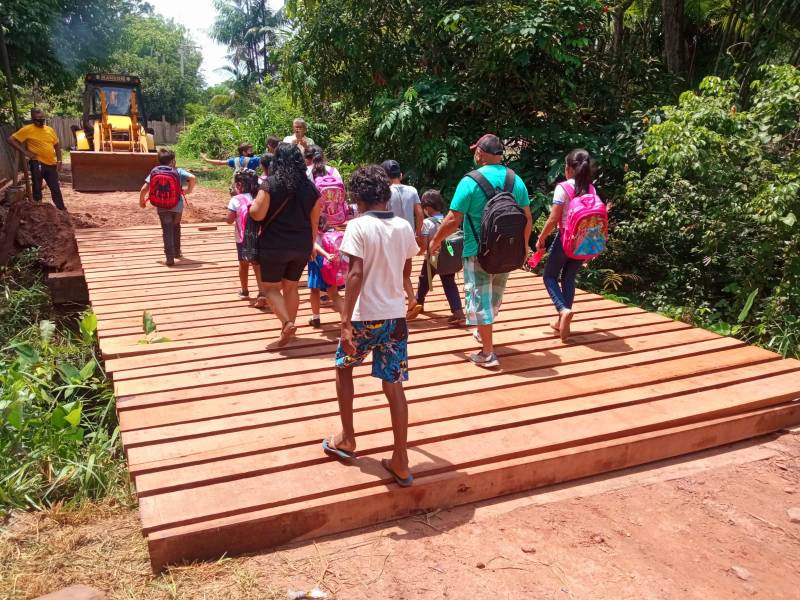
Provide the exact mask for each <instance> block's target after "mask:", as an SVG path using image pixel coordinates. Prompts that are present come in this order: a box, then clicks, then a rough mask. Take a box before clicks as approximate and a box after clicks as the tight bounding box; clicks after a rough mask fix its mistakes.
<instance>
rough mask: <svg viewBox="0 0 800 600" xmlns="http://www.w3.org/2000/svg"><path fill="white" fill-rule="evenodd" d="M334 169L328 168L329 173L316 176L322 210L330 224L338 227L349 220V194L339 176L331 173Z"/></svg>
mask: <svg viewBox="0 0 800 600" xmlns="http://www.w3.org/2000/svg"><path fill="white" fill-rule="evenodd" d="M332 172H333V169H330V168H329V169H328V174H327V175H323V176H322V177H316V178H314V185H316V186H317V189H318V190H319V194H320V198H319V201H320V212H321V213H322V214H323V215H325V218H327V219H328V225H331V226H332V227H336V226H337V225H344V223H345V222H346V221H347V212H348V207H347V196H346V194H345V192H344V183H343V182H342V180H341V179H339V178H338V177H335V176H334V175H331V174H330V173H332Z"/></svg>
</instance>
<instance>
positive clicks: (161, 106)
mask: <svg viewBox="0 0 800 600" xmlns="http://www.w3.org/2000/svg"><path fill="white" fill-rule="evenodd" d="M201 62H202V55H201V54H200V52H199V51H198V50H197V48H196V47H195V46H194V44H193V42H192V39H191V38H190V37H189V35H188V33H187V32H186V29H185V28H183V27H182V26H180V25H178V24H176V23H175V22H173V21H172V20H171V19H165V18H163V17H160V16H158V15H155V16H146V17H143V16H139V15H133V16H130V17H128V18H126V19H125V27H124V30H123V32H122V34H121V37H120V40H119V43H118V45H117V50H116V51H115V52H114V53H113V55H112V56H111V58H110V68H111V69H114V70H117V71H120V72H123V73H129V74H132V75H138V76H139V77H140V78H141V80H142V93H143V95H144V103H145V111H146V113H147V116H148V118H151V119H160V118H162V116H163V117H164V118H166V120H168V121H171V122H177V121H179V120H180V119H182V118H183V117H184V115H185V112H184V107H185V106H186V104H188V103H191V102H195V101H196V100H197V99H198V98H199V97H200V93H201V91H202V89H203V87H204V84H203V78H202V76H201V74H200V72H199V70H200V63H201Z"/></svg>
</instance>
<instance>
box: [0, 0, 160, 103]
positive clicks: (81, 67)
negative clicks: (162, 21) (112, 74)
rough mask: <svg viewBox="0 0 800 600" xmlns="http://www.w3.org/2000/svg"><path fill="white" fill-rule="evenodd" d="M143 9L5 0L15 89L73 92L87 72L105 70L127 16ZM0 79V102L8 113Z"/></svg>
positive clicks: (116, 1) (112, 1)
mask: <svg viewBox="0 0 800 600" xmlns="http://www.w3.org/2000/svg"><path fill="white" fill-rule="evenodd" d="M147 9H148V7H147V5H143V4H142V3H141V2H140V1H139V0H36V1H31V0H3V2H0V24H2V25H1V26H2V27H3V29H4V31H5V36H6V43H7V45H8V53H9V61H10V63H11V72H12V77H13V79H14V83H15V84H16V85H17V86H20V89H21V90H25V89H28V90H30V89H31V88H32V87H33V86H36V88H37V89H38V90H40V91H41V96H48V95H53V94H63V93H65V92H70V91H71V90H74V88H75V82H76V80H77V79H78V78H79V77H80V76H82V75H83V74H84V73H85V72H86V71H89V70H93V69H97V68H101V67H103V66H105V65H106V64H107V61H108V57H109V54H110V53H111V52H112V51H113V49H114V48H115V47H116V44H117V41H118V40H119V37H120V35H121V33H122V30H123V28H124V27H125V21H126V16H127V15H129V14H140V13H141V11H143V10H147ZM0 78H2V80H3V81H2V83H3V85H2V87H0V100H2V103H3V106H4V107H7V105H8V98H7V92H6V87H7V86H6V83H5V78H4V76H3V75H0ZM5 116H6V117H7V116H8V114H6V115H5Z"/></svg>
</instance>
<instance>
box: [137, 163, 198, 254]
mask: <svg viewBox="0 0 800 600" xmlns="http://www.w3.org/2000/svg"><path fill="white" fill-rule="evenodd" d="M195 185H196V180H195V177H194V175H192V174H191V173H189V171H186V170H184V169H178V168H177V167H176V166H175V153H174V152H173V151H172V150H167V149H166V148H159V149H158V166H157V167H154V168H153V170H152V171H150V174H149V175H148V176H147V178H146V179H145V180H144V185H143V186H142V188H141V189H140V190H139V206H141V207H142V208H144V207H145V206H147V203H148V202H150V204H151V205H153V206H155V207H156V211H157V213H158V219H159V221H161V234H162V237H163V239H164V255H165V256H166V259H167V260H166V265H167V266H168V267H171V266H173V265H174V264H175V259H176V258H183V255H182V254H181V216H182V215H183V207H184V204H185V203H186V196H187V195H189V194H191V193H192V192H193V191H194V186H195ZM184 186H186V188H185V189H184Z"/></svg>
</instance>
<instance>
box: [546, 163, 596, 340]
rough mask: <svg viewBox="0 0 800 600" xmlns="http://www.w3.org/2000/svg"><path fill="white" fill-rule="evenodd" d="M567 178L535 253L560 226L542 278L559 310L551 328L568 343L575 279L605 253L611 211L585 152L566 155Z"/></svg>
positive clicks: (557, 189) (559, 190) (555, 194)
mask: <svg viewBox="0 0 800 600" xmlns="http://www.w3.org/2000/svg"><path fill="white" fill-rule="evenodd" d="M564 175H565V176H566V178H567V179H566V181H563V182H561V183H559V184H558V185H557V186H556V189H555V192H553V207H552V209H551V211H550V218H549V219H548V220H547V223H545V225H544V227H543V228H542V232H541V233H540V234H539V239H538V240H537V242H536V250H537V252H541V251H542V250H544V245H545V241H546V240H547V236H548V235H550V232H551V231H553V229H555V228H556V227H558V233H557V234H556V237H555V239H554V240H553V243H552V244H551V245H550V254H549V256H548V257H547V263H546V264H545V267H544V274H543V276H542V278H543V280H544V285H545V288H546V289H547V293H548V294H550V298H551V299H552V301H553V305H554V306H555V308H556V311H558V317H557V318H556V320H555V321H553V323H552V324H551V325H550V327H552V328H553V330H554V331H555V332H556V333H557V334H558V335H559V336H560V337H561V339H562V340H565V341H566V339H567V338H569V334H570V323H571V322H572V317H573V312H572V303H573V300H574V299H575V278H576V277H577V275H578V271H579V270H580V268H581V265H582V264H583V263H584V262H585V261H587V260H591V259H592V258H594V257H595V256H597V255H598V254H600V253H601V252H602V251H603V250H605V247H606V239H607V237H608V211H607V209H606V206H605V204H603V202H602V200H600V198H599V196H598V195H597V192H596V190H595V189H594V186H593V185H592V157H591V156H590V155H589V153H588V152H587V151H586V150H584V149H582V148H576V149H575V150H573V151H572V152H570V153H569V154H567V156H566V159H565V161H564ZM559 279H560V280H561V282H560V283H559Z"/></svg>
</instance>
